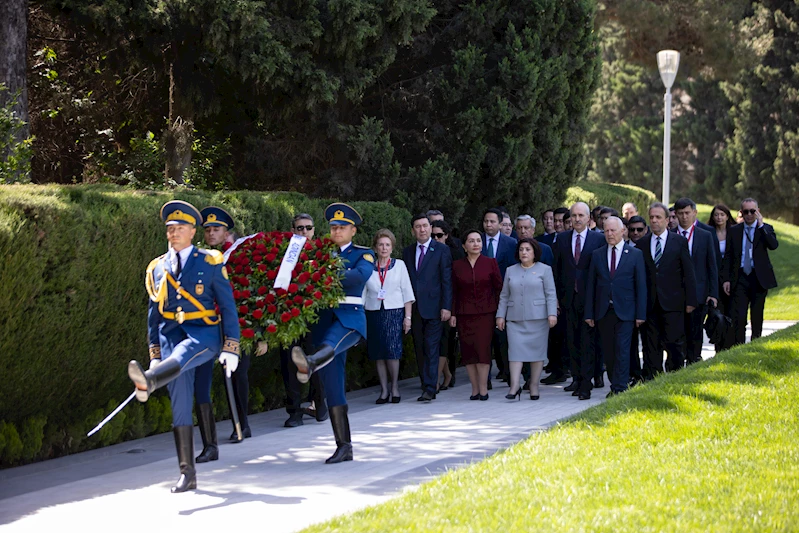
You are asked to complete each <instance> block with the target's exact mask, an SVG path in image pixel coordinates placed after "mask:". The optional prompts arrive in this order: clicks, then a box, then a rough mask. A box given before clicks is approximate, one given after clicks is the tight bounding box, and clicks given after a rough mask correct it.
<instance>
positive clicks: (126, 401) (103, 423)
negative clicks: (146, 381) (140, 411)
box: [86, 389, 136, 437]
mask: <svg viewBox="0 0 799 533" xmlns="http://www.w3.org/2000/svg"><path fill="white" fill-rule="evenodd" d="M135 396H136V390H135V389H134V390H133V392H131V393H130V396H128V399H127V400H125V401H124V402H122V403H121V404H119V407H117V408H116V409H114V410H113V411H111V414H110V415H108V416H107V417H105V418H103V421H102V422H100V423H99V424H97V427H95V428H94V429H93V430H91V431H90V432H89V433H88V434H86V436H87V437H91V436H92V435H94V434H95V433H97V432H98V431H100V430H101V429H102V428H103V426H104V425H106V424H107V423H108V421H109V420H111V419H112V418H114V417H115V416H116V414H117V413H118V412H120V411H121V410H122V409H123V408H124V407H125V406H126V405H128V404H129V403H130V401H131V400H132V399H133V398H134V397H135Z"/></svg>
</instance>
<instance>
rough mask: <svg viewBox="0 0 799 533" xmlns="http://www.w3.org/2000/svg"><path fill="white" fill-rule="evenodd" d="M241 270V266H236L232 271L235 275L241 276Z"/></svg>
mask: <svg viewBox="0 0 799 533" xmlns="http://www.w3.org/2000/svg"><path fill="white" fill-rule="evenodd" d="M243 270H244V267H243V266H241V265H236V268H234V269H233V271H234V272H235V273H236V274H241V273H242V271H243Z"/></svg>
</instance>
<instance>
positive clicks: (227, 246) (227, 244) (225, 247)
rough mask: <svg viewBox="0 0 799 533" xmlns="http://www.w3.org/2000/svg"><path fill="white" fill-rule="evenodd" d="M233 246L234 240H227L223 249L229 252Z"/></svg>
mask: <svg viewBox="0 0 799 533" xmlns="http://www.w3.org/2000/svg"><path fill="white" fill-rule="evenodd" d="M231 246H233V243H232V242H225V243H224V244H222V249H223V250H224V251H226V252H227V251H228V250H229V249H230V247H231Z"/></svg>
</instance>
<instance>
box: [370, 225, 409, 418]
mask: <svg viewBox="0 0 799 533" xmlns="http://www.w3.org/2000/svg"><path fill="white" fill-rule="evenodd" d="M396 244H397V240H396V238H395V237H394V234H393V233H392V232H391V230H387V229H381V230H378V232H377V233H376V234H375V238H374V241H373V247H374V249H375V252H376V253H377V261H376V262H375V271H374V272H373V273H372V277H371V278H369V281H367V282H366V288H365V289H364V292H363V300H364V307H365V308H366V345H367V350H368V353H369V359H370V360H372V361H375V364H376V365H377V377H378V378H379V379H380V397H379V398H378V399H377V401H376V402H375V403H376V404H384V403H388V401H389V399H391V402H392V403H399V402H400V393H399V387H398V386H397V379H398V378H399V363H400V359H401V358H402V335H403V334H404V333H408V332H409V331H410V329H411V306H412V305H413V302H415V301H416V297H415V296H414V295H413V289H412V288H411V278H410V277H409V276H408V268H407V267H406V266H405V263H404V262H403V261H402V260H401V259H392V258H391V252H392V251H394V246H395V245H396ZM389 379H390V380H391V384H390V387H389ZM389 388H390V390H389Z"/></svg>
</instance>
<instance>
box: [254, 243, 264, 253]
mask: <svg viewBox="0 0 799 533" xmlns="http://www.w3.org/2000/svg"><path fill="white" fill-rule="evenodd" d="M255 249H256V250H258V251H259V252H265V251H266V245H265V244H264V243H262V242H259V243H258V244H256V245H255Z"/></svg>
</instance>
